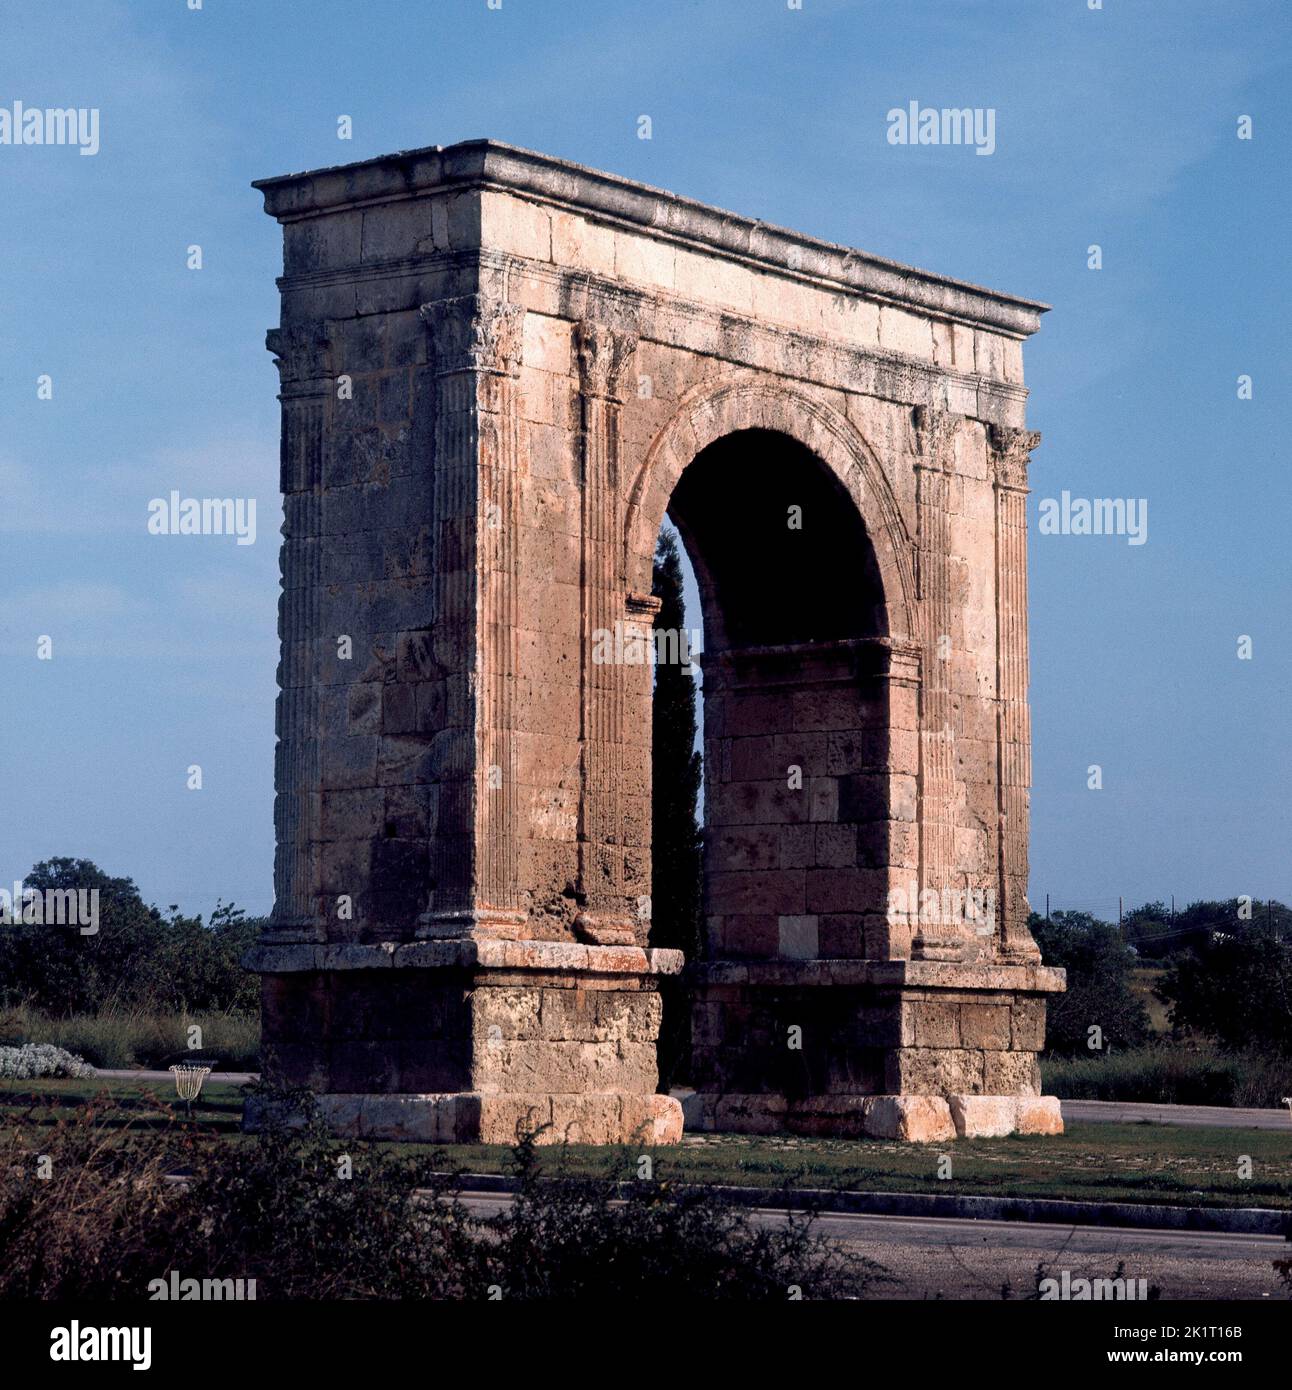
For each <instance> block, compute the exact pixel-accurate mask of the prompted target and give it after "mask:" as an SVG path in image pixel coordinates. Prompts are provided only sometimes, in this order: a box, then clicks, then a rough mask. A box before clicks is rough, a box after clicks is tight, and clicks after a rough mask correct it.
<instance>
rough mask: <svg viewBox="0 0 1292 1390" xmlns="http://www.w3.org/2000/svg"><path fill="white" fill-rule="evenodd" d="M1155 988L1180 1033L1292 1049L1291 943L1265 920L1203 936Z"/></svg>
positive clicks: (1225, 1042)
mask: <svg viewBox="0 0 1292 1390" xmlns="http://www.w3.org/2000/svg"><path fill="white" fill-rule="evenodd" d="M1157 989H1158V993H1159V994H1160V995H1161V997H1162V998H1163V999H1164V1000H1165V1001H1166V1002H1167V1003H1168V1004H1169V1005H1170V1014H1171V1024H1172V1026H1173V1027H1174V1028H1175V1029H1176V1030H1177V1031H1180V1032H1187V1033H1200V1034H1203V1035H1205V1036H1207V1037H1211V1038H1215V1039H1216V1040H1217V1041H1218V1042H1219V1043H1220V1044H1221V1045H1222V1046H1224V1047H1227V1048H1235V1049H1241V1048H1245V1047H1251V1046H1256V1047H1268V1048H1276V1049H1278V1050H1280V1051H1282V1052H1284V1053H1292V946H1289V945H1288V944H1287V943H1286V942H1285V941H1283V940H1282V939H1280V937H1279V935H1278V933H1277V930H1276V929H1270V928H1267V927H1266V926H1265V924H1264V923H1260V924H1258V925H1253V924H1252V923H1243V924H1242V926H1241V928H1240V927H1238V926H1235V928H1234V930H1233V931H1232V932H1225V933H1217V934H1214V935H1208V936H1206V937H1204V938H1203V939H1202V940H1200V941H1199V942H1198V944H1197V945H1196V946H1195V947H1194V948H1193V950H1192V951H1190V952H1188V953H1187V954H1186V955H1183V956H1181V957H1180V958H1178V959H1177V960H1176V961H1175V963H1174V964H1173V965H1172V966H1171V967H1170V968H1169V969H1168V970H1167V972H1166V974H1165V975H1164V976H1163V977H1162V980H1161V981H1160V983H1159V984H1158V987H1157Z"/></svg>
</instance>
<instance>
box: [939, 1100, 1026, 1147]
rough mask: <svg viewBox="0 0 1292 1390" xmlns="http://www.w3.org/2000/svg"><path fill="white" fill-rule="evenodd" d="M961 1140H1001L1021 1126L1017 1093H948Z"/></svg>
mask: <svg viewBox="0 0 1292 1390" xmlns="http://www.w3.org/2000/svg"><path fill="white" fill-rule="evenodd" d="M947 1099H948V1102H949V1104H950V1106H951V1118H952V1119H953V1120H954V1121H955V1129H956V1134H957V1135H959V1137H960V1138H961V1139H999V1138H1001V1137H1003V1136H1004V1135H1006V1134H1012V1133H1013V1132H1014V1130H1015V1129H1016V1128H1017V1125H1018V1098H1017V1097H1016V1096H948V1097H947Z"/></svg>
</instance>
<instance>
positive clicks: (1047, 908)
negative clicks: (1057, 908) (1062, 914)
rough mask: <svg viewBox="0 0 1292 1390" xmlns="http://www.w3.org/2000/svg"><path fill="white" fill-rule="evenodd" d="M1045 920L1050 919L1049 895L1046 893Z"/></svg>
mask: <svg viewBox="0 0 1292 1390" xmlns="http://www.w3.org/2000/svg"><path fill="white" fill-rule="evenodd" d="M1045 920H1046V921H1047V922H1048V921H1049V920H1050V895H1049V894H1048V893H1047V894H1046V895H1045Z"/></svg>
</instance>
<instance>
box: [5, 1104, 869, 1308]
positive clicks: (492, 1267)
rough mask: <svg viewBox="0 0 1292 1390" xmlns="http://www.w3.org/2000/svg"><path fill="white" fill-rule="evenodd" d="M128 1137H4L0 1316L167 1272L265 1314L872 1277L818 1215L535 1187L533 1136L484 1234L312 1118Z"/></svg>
mask: <svg viewBox="0 0 1292 1390" xmlns="http://www.w3.org/2000/svg"><path fill="white" fill-rule="evenodd" d="M270 1099H271V1100H274V1101H281V1102H282V1103H283V1105H284V1107H285V1108H290V1107H293V1106H299V1105H301V1104H302V1103H305V1104H308V1097H302V1096H278V1097H270ZM121 1125H122V1118H121V1116H119V1115H115V1114H112V1113H111V1112H110V1111H105V1109H104V1108H100V1107H95V1106H90V1107H83V1108H80V1109H78V1110H76V1111H75V1112H73V1114H72V1116H71V1118H70V1119H65V1120H63V1121H61V1122H60V1123H59V1124H58V1125H56V1126H54V1127H53V1128H52V1130H51V1127H50V1126H40V1127H37V1126H35V1125H28V1126H23V1125H21V1124H19V1125H14V1126H12V1127H11V1128H10V1129H9V1130H8V1131H6V1132H3V1133H0V1171H3V1172H6V1173H8V1174H10V1175H11V1177H10V1180H9V1181H7V1182H5V1183H3V1184H0V1298H45V1299H49V1298H60V1299H71V1298H80V1299H113V1300H129V1301H136V1300H143V1299H145V1298H146V1297H147V1289H148V1284H149V1282H150V1281H151V1280H154V1279H162V1278H166V1277H167V1275H168V1273H169V1272H170V1271H172V1270H173V1271H175V1272H176V1273H177V1274H178V1275H179V1276H180V1277H182V1278H186V1279H188V1278H192V1279H255V1280H256V1297H257V1299H258V1300H265V1299H271V1300H272V1299H280V1300H281V1299H310V1300H332V1299H419V1298H420V1299H453V1300H466V1299H480V1300H485V1299H488V1298H490V1297H491V1296H498V1295H500V1296H501V1297H502V1298H504V1299H521V1300H531V1299H569V1298H579V1299H581V1300H583V1301H584V1302H587V1301H588V1300H597V1301H608V1302H612V1303H622V1302H624V1301H626V1300H630V1299H631V1300H637V1301H652V1302H671V1301H676V1300H683V1301H688V1302H694V1301H695V1300H697V1299H732V1300H734V1299H740V1300H746V1299H751V1300H781V1301H784V1300H788V1299H790V1298H791V1297H794V1296H795V1291H798V1293H800V1294H801V1296H802V1297H804V1298H841V1297H856V1296H859V1295H860V1294H861V1293H862V1292H864V1290H865V1288H866V1286H867V1285H868V1283H870V1282H871V1281H873V1280H874V1279H875V1278H876V1277H878V1276H879V1275H880V1273H881V1272H880V1271H879V1270H878V1269H877V1267H876V1266H875V1265H873V1264H872V1263H870V1262H869V1261H867V1260H864V1259H862V1258H861V1257H859V1256H857V1255H855V1254H853V1253H851V1252H849V1251H847V1250H845V1249H843V1248H841V1247H838V1246H836V1245H835V1244H833V1243H831V1242H829V1241H826V1240H824V1239H823V1238H821V1237H820V1236H818V1235H817V1234H816V1232H815V1230H814V1229H813V1220H812V1218H811V1217H810V1216H808V1217H803V1218H797V1219H795V1220H793V1221H790V1222H785V1223H782V1222H779V1221H778V1222H776V1223H774V1224H770V1225H763V1224H760V1223H759V1222H758V1221H757V1219H756V1218H755V1217H754V1216H753V1215H752V1214H750V1213H749V1212H748V1211H747V1210H745V1209H744V1208H740V1207H735V1206H732V1205H729V1204H728V1203H727V1202H725V1201H724V1200H723V1199H722V1197H721V1196H720V1195H719V1194H717V1193H716V1192H715V1191H714V1190H712V1189H705V1188H698V1187H697V1188H688V1189H683V1190H673V1189H671V1188H670V1187H669V1185H667V1184H663V1183H652V1182H633V1183H629V1184H620V1183H618V1182H616V1181H615V1180H614V1178H613V1176H611V1175H607V1176H605V1177H604V1178H599V1179H587V1178H573V1177H568V1176H558V1177H556V1178H547V1177H542V1176H540V1174H539V1170H538V1165H537V1163H536V1162H535V1154H534V1147H533V1141H532V1136H530V1137H527V1138H526V1139H525V1140H523V1141H522V1142H521V1143H520V1144H519V1145H518V1146H517V1148H516V1151H515V1161H514V1171H515V1175H516V1178H517V1180H518V1191H517V1193H516V1196H515V1199H514V1201H513V1202H511V1203H509V1204H508V1205H507V1206H506V1207H504V1209H503V1210H502V1211H501V1213H499V1214H498V1215H495V1216H490V1217H481V1216H479V1215H476V1214H473V1213H472V1212H471V1211H469V1210H468V1209H467V1207H466V1206H465V1205H464V1203H463V1202H462V1200H461V1198H460V1192H459V1190H458V1187H457V1186H456V1185H455V1183H454V1182H453V1181H452V1180H451V1179H447V1178H445V1177H443V1176H436V1175H435V1174H434V1173H433V1172H432V1171H431V1167H432V1165H433V1164H434V1163H435V1162H436V1159H435V1155H434V1151H433V1150H432V1151H429V1152H425V1153H419V1154H418V1155H416V1156H414V1157H409V1156H407V1155H406V1154H401V1153H399V1152H397V1151H394V1150H391V1149H389V1148H381V1147H372V1146H368V1145H365V1144H361V1143H358V1142H355V1141H350V1142H347V1143H346V1144H344V1145H341V1144H339V1143H337V1142H336V1141H334V1140H331V1139H329V1138H328V1137H327V1135H326V1134H325V1133H324V1132H323V1131H322V1129H321V1127H320V1126H319V1124H318V1122H317V1119H314V1120H312V1121H311V1122H309V1123H307V1124H306V1125H304V1126H302V1127H301V1128H297V1129H291V1128H287V1127H285V1126H278V1127H275V1128H272V1129H271V1130H270V1131H269V1132H268V1133H266V1134H264V1135H261V1136H259V1137H258V1138H257V1139H256V1140H254V1141H248V1142H243V1143H237V1144H227V1143H221V1142H219V1141H215V1140H210V1139H202V1138H199V1137H198V1135H197V1134H196V1133H195V1132H194V1131H190V1130H188V1129H187V1128H186V1127H185V1126H183V1125H182V1124H180V1123H178V1122H176V1123H175V1124H172V1125H171V1126H169V1127H165V1128H160V1129H149V1130H141V1129H138V1128H134V1129H132V1128H129V1127H127V1128H126V1129H125V1131H124V1133H123V1132H122V1129H121ZM40 1156H45V1157H46V1158H47V1159H48V1165H47V1166H48V1170H49V1171H50V1172H51V1173H52V1177H50V1178H48V1179H46V1180H43V1181H42V1180H40V1179H38V1178H37V1177H36V1176H35V1171H36V1161H37V1158H38V1157H40ZM347 1156H348V1164H349V1166H347V1163H345V1162H343V1161H342V1160H343V1158H346V1157H347ZM177 1170H183V1171H184V1173H185V1174H186V1175H187V1176H186V1181H185V1182H184V1183H183V1184H178V1183H175V1182H172V1181H168V1174H171V1173H174V1172H175V1171H177Z"/></svg>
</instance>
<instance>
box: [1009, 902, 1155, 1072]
mask: <svg viewBox="0 0 1292 1390" xmlns="http://www.w3.org/2000/svg"><path fill="white" fill-rule="evenodd" d="M1029 925H1030V926H1031V929H1032V933H1033V935H1034V936H1035V937H1036V942H1037V945H1038V946H1039V947H1040V948H1041V955H1042V957H1043V959H1044V960H1045V963H1046V964H1047V965H1058V966H1062V967H1063V968H1064V969H1065V970H1066V971H1067V972H1068V988H1067V991H1066V993H1064V994H1052V995H1050V997H1049V1000H1048V1001H1047V1010H1046V1050H1047V1052H1049V1053H1051V1054H1055V1055H1059V1056H1069V1055H1084V1054H1086V1053H1087V1052H1088V1051H1089V1047H1088V1040H1089V1029H1090V1028H1091V1027H1092V1026H1094V1027H1098V1028H1099V1029H1100V1031H1101V1033H1102V1035H1103V1036H1102V1042H1103V1044H1104V1046H1105V1047H1107V1046H1109V1045H1115V1046H1116V1047H1119V1048H1121V1047H1129V1046H1133V1045H1134V1044H1136V1043H1138V1042H1141V1041H1142V1040H1143V1038H1144V1036H1145V1034H1146V1033H1147V1032H1148V1014H1147V1012H1146V1011H1145V1008H1144V1005H1143V1002H1142V1001H1141V1000H1140V998H1139V997H1138V995H1137V994H1136V993H1135V990H1134V988H1133V986H1132V983H1131V971H1132V970H1133V968H1134V967H1135V964H1136V959H1137V958H1136V956H1135V953H1134V952H1133V951H1131V950H1130V949H1129V948H1128V947H1127V946H1126V944H1125V943H1124V942H1123V941H1122V939H1121V936H1120V935H1119V934H1118V931H1117V928H1116V927H1114V926H1112V925H1111V924H1110V923H1108V922H1100V921H1099V920H1097V919H1096V918H1094V917H1091V916H1090V915H1089V914H1088V913H1085V912H1056V913H1054V914H1053V916H1052V917H1051V918H1050V919H1049V920H1048V921H1047V920H1046V918H1044V917H1041V916H1039V915H1038V914H1037V913H1033V914H1032V916H1031V919H1030V922H1029Z"/></svg>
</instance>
